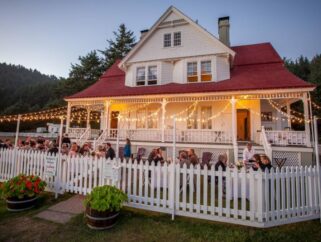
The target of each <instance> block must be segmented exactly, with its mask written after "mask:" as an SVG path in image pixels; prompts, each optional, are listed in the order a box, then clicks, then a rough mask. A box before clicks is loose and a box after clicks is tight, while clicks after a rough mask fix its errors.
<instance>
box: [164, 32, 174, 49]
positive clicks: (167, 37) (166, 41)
mask: <svg viewBox="0 0 321 242" xmlns="http://www.w3.org/2000/svg"><path fill="white" fill-rule="evenodd" d="M171 46H172V34H164V47H171Z"/></svg>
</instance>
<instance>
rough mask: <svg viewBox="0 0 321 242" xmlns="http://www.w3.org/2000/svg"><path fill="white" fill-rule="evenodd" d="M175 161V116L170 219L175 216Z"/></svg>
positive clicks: (174, 124) (174, 121) (174, 122)
mask: <svg viewBox="0 0 321 242" xmlns="http://www.w3.org/2000/svg"><path fill="white" fill-rule="evenodd" d="M175 161H176V117H175V116H174V119H173V159H172V169H171V171H172V174H171V182H172V184H171V189H172V190H171V198H172V199H171V201H172V220H174V218H175Z"/></svg>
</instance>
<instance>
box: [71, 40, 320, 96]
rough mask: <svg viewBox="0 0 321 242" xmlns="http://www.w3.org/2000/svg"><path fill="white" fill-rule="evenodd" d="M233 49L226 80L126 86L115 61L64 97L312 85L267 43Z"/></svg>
mask: <svg viewBox="0 0 321 242" xmlns="http://www.w3.org/2000/svg"><path fill="white" fill-rule="evenodd" d="M232 49H233V50H234V51H235V52H236V56H235V59H234V66H233V68H232V70H231V78H230V79H228V80H224V81H219V82H208V83H186V84H178V83H170V84H165V85H158V86H140V87H128V86H125V73H124V72H123V71H122V70H120V69H119V68H118V64H119V62H120V60H118V61H116V63H115V64H113V65H112V66H111V67H110V68H109V69H108V70H107V71H105V73H104V74H103V75H102V76H101V77H100V79H99V80H98V81H97V82H96V83H94V84H93V85H91V86H90V87H88V88H86V89H85V90H83V91H81V92H78V93H76V94H74V95H72V96H69V97H67V99H72V98H94V97H119V96H134V95H153V94H183V93H199V92H224V91H246V90H262V89H289V88H305V87H314V85H312V84H310V83H307V82H305V81H303V80H302V79H300V78H298V77H297V76H295V75H293V74H292V73H290V72H289V71H288V70H287V69H286V68H285V67H284V65H283V61H282V59H281V58H280V56H279V55H278V53H277V52H276V51H275V49H274V48H273V47H272V45H271V44H270V43H263V44H255V45H244V46H235V47H232Z"/></svg>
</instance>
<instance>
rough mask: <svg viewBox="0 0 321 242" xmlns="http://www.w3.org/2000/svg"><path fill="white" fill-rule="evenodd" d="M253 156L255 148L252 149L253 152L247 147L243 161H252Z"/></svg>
mask: <svg viewBox="0 0 321 242" xmlns="http://www.w3.org/2000/svg"><path fill="white" fill-rule="evenodd" d="M253 155H254V149H253V147H252V148H251V150H249V149H248V148H247V147H245V148H244V150H243V161H249V160H250V159H252V157H253Z"/></svg>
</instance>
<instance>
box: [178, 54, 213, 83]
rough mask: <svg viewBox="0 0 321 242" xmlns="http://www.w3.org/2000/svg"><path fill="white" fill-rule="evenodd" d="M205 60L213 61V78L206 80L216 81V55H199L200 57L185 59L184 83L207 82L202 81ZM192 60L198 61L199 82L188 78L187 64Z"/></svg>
mask: <svg viewBox="0 0 321 242" xmlns="http://www.w3.org/2000/svg"><path fill="white" fill-rule="evenodd" d="M203 61H210V62H211V75H212V79H211V80H210V81H206V82H214V81H215V78H214V68H215V64H214V63H215V59H214V57H199V58H190V59H186V60H185V61H184V75H183V77H184V79H185V81H184V82H183V83H206V82H202V74H201V62H203ZM190 62H197V82H189V81H188V80H187V78H188V73H187V71H188V68H187V65H188V63H190Z"/></svg>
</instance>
